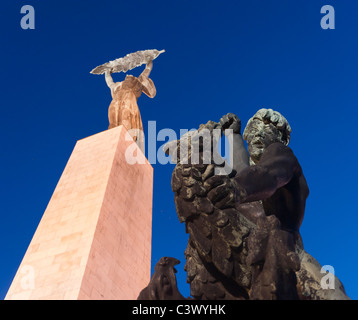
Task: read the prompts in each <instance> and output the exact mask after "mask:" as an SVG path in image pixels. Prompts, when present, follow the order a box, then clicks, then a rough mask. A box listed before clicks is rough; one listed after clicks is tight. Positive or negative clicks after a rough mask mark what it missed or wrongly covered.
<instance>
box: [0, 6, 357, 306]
mask: <svg viewBox="0 0 358 320" xmlns="http://www.w3.org/2000/svg"><path fill="white" fill-rule="evenodd" d="M25 4H30V5H33V7H34V8H35V14H36V20H35V30H22V29H21V27H20V20H21V17H22V15H21V14H20V9H21V7H22V6H23V5H25ZM326 4H330V5H332V6H334V8H335V12H336V29H335V30H323V29H322V28H321V26H320V20H321V17H322V16H323V15H322V14H321V13H320V10H321V7H322V6H323V5H326ZM357 13H358V3H357V1H355V0H343V1H339V2H338V1H334V0H325V1H321V0H315V1H311V0H301V1H299V2H297V1H293V0H287V1H282V0H270V1H267V0H261V1H259V0H251V1H242V0H238V1H228V0H220V1H209V0H206V1H203V0H196V1H189V0H182V1H177V0H174V1H170V2H169V1H159V0H158V1H156V0H152V1H145V0H137V1H128V0H118V1H113V0H112V1H109V0H102V1H92V0H87V1H83V0H81V1H69V0H61V1H57V0H56V1H55V0H48V1H40V0H29V1H26V2H25V1H18V0H6V1H3V2H2V3H1V10H0V43H1V50H0V61H1V62H2V63H1V71H0V73H1V86H0V92H1V104H0V108H1V116H0V142H1V157H0V190H1V192H0V199H1V201H0V204H1V205H0V208H1V209H0V219H1V220H0V221H1V222H0V246H1V250H0V299H3V298H4V296H5V294H6V292H7V290H8V288H9V286H10V284H11V281H12V278H13V277H14V275H15V272H16V270H17V268H18V266H19V264H20V262H21V259H22V257H23V255H24V253H25V251H26V249H27V246H28V245H29V243H30V241H31V238H32V236H33V233H34V232H35V230H36V227H37V225H38V223H39V221H40V219H41V216H42V214H43V212H44V210H45V208H46V206H47V203H48V201H49V200H50V198H51V195H52V193H53V191H54V188H55V186H56V184H57V182H58V180H59V178H60V176H61V173H62V171H63V169H64V167H65V165H66V163H67V160H68V158H69V156H70V154H71V152H72V149H73V147H74V145H75V143H76V141H77V140H79V139H82V138H85V137H87V136H90V135H92V134H95V133H98V132H101V131H103V130H106V129H107V126H108V119H107V110H108V106H109V103H110V102H111V97H110V92H109V89H108V88H107V86H106V84H105V81H104V77H99V76H94V75H91V74H89V71H90V70H92V68H94V67H95V66H97V65H99V64H102V63H104V62H106V61H109V60H113V59H115V58H118V57H121V56H123V55H125V54H127V53H130V52H133V51H137V50H143V49H152V48H156V49H165V50H166V53H165V54H163V55H161V56H160V57H159V58H158V59H157V60H155V61H154V67H153V71H152V74H151V78H152V79H153V81H154V83H155V85H156V88H157V96H156V97H155V98H154V99H149V98H148V97H146V96H145V95H142V96H141V97H140V99H139V101H138V104H139V107H140V110H141V114H142V118H143V123H144V129H145V130H146V128H147V123H148V121H156V126H157V131H159V130H160V129H163V128H171V129H173V130H175V131H176V132H177V134H178V135H179V131H180V129H191V128H195V127H198V126H199V125H200V124H201V123H206V122H207V121H208V120H213V121H218V120H219V119H220V117H221V116H222V115H224V114H226V113H228V112H233V113H236V114H237V115H238V116H239V117H240V118H241V120H242V123H243V126H244V125H245V124H246V122H247V120H248V119H249V118H250V117H251V116H252V115H253V114H254V113H255V112H256V111H257V110H258V109H259V108H262V107H266V108H272V109H274V110H277V111H279V112H281V113H282V114H283V115H284V116H285V117H286V118H287V119H288V121H289V123H290V125H291V127H292V135H291V142H290V147H291V148H292V149H293V151H294V153H295V154H296V156H297V158H298V159H299V161H300V163H301V166H302V168H303V171H304V174H305V177H306V179H307V182H308V185H309V188H310V196H309V198H308V200H307V205H306V213H305V218H304V221H303V224H302V227H301V235H302V237H303V242H304V246H305V249H306V251H308V252H309V253H310V254H311V255H312V256H314V257H315V258H316V259H317V260H318V261H319V262H320V263H321V264H322V265H332V266H333V267H334V270H335V273H336V275H337V276H338V277H339V278H340V280H341V281H342V282H343V284H344V286H345V288H346V291H347V294H348V295H349V296H350V297H351V298H352V299H357V298H358V288H357V284H358V280H357V276H356V267H357V265H358V259H357V255H356V245H357V232H356V228H357V225H358V217H357V204H356V198H357V195H356V192H357V179H358V174H357V170H356V169H355V166H356V157H357V155H358V151H357V140H356V139H357V138H356V137H357V134H356V130H357V129H356V128H357V123H356V122H357V118H358V111H357V106H358V95H357V93H358V90H357V88H358V72H357V71H358V55H357V50H358V38H357V36H356V35H357V34H358V20H357V19H356V17H357ZM140 71H141V70H134V71H133V74H134V75H137V74H138V73H139V72H140ZM123 77H124V75H123V74H116V75H114V78H115V80H117V81H121V80H122V79H123ZM162 144H163V142H158V148H159V147H160V146H161V145H162ZM153 167H154V198H153V237H152V264H153V266H154V265H155V263H156V262H157V261H158V260H159V258H160V257H162V256H172V257H176V258H178V259H179V260H181V261H182V263H181V264H180V265H179V266H178V271H179V273H178V282H179V288H180V290H181V291H182V293H183V294H184V295H186V296H187V295H189V290H188V285H187V284H186V283H185V280H186V274H185V272H184V271H183V267H184V263H185V258H184V250H185V247H186V243H187V235H186V234H185V230H184V225H181V224H180V223H179V220H178V218H177V216H176V212H175V207H174V195H173V193H172V191H171V187H170V179H171V173H172V171H173V168H174V166H173V165H165V166H164V165H161V164H155V165H153Z"/></svg>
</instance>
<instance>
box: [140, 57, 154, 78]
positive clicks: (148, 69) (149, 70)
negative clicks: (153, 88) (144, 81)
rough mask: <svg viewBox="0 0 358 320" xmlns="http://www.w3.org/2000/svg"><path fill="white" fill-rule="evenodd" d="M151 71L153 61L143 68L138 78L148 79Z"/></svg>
mask: <svg viewBox="0 0 358 320" xmlns="http://www.w3.org/2000/svg"><path fill="white" fill-rule="evenodd" d="M152 69H153V60H151V61H149V62H148V63H147V65H146V66H145V69H144V70H143V72H142V73H141V75H140V76H143V77H146V78H149V75H150V73H151V71H152Z"/></svg>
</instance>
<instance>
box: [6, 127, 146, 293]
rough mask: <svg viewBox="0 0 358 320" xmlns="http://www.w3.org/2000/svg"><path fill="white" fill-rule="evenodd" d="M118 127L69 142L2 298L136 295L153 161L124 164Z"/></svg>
mask: <svg viewBox="0 0 358 320" xmlns="http://www.w3.org/2000/svg"><path fill="white" fill-rule="evenodd" d="M126 133H127V131H126V129H125V128H124V127H123V126H119V127H116V128H113V129H111V130H107V131H104V132H101V133H99V134H96V135H93V136H91V137H88V138H85V139H83V140H80V141H78V142H77V144H76V146H75V148H74V150H73V153H72V155H71V157H70V159H69V161H68V163H67V165H66V168H65V170H64V172H63V174H62V176H61V178H60V180H59V182H58V185H57V187H56V189H55V191H54V193H53V195H52V198H51V200H50V202H49V204H48V206H47V208H46V211H45V213H44V215H43V217H42V219H41V221H40V223H39V226H38V228H37V230H36V232H35V234H34V236H33V239H32V241H31V243H30V245H29V247H28V249H27V251H26V254H25V256H24V258H23V260H22V262H21V265H20V267H19V269H18V271H17V273H16V276H15V278H14V280H13V282H12V285H11V287H10V289H9V291H8V293H7V295H6V298H5V299H136V298H137V296H138V294H139V292H140V290H141V289H143V288H144V287H145V286H146V285H147V284H148V282H149V280H150V269H151V263H150V261H151V230H152V192H153V168H152V166H151V165H150V163H149V162H148V161H147V159H145V158H144V160H145V163H144V164H138V163H136V164H129V163H128V161H127V159H126V151H128V149H127V148H128V146H130V145H132V144H133V141H126V139H125V134H126ZM134 146H135V149H136V150H135V151H134V155H136V152H138V154H139V153H141V151H140V150H139V148H138V147H137V146H136V144H134ZM130 149H131V150H132V151H133V149H134V148H133V146H132V147H130ZM128 154H129V155H130V154H133V152H129V153H128V152H127V156H128ZM127 158H128V157H127ZM129 162H131V161H129Z"/></svg>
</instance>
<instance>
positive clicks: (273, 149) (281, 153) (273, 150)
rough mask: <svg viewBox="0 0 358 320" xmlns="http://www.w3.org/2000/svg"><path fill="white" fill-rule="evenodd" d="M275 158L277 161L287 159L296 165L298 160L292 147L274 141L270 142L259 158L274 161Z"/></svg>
mask: <svg viewBox="0 0 358 320" xmlns="http://www.w3.org/2000/svg"><path fill="white" fill-rule="evenodd" d="M264 159H265V160H264ZM275 159H277V161H278V160H280V161H282V160H284V162H286V161H288V162H289V163H291V164H292V165H293V164H294V165H296V164H297V163H298V160H297V158H296V156H295V154H294V153H293V151H292V149H291V148H290V147H288V146H286V145H284V144H283V143H281V142H275V143H272V144H270V145H269V146H268V147H267V148H266V150H265V151H264V153H263V155H262V157H261V160H264V161H270V162H271V161H275Z"/></svg>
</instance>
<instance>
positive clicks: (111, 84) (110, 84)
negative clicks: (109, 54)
mask: <svg viewBox="0 0 358 320" xmlns="http://www.w3.org/2000/svg"><path fill="white" fill-rule="evenodd" d="M111 73H112V72H110V71H106V73H105V79H106V83H107V86H108V87H109V88H110V89H112V88H113V87H114V85H115V83H114V81H113V79H112V76H111Z"/></svg>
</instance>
